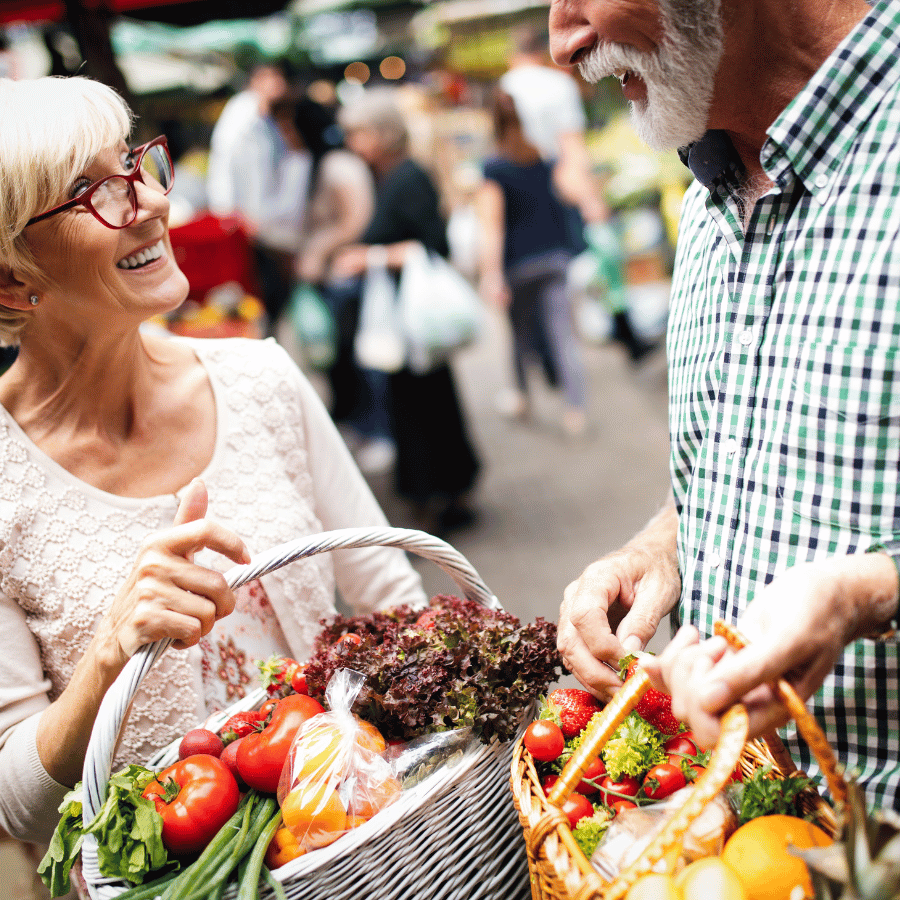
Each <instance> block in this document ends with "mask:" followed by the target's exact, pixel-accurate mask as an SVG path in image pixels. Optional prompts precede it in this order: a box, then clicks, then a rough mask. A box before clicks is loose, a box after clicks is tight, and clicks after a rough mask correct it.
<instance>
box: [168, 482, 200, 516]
mask: <svg viewBox="0 0 900 900" xmlns="http://www.w3.org/2000/svg"><path fill="white" fill-rule="evenodd" d="M208 504H209V496H208V494H207V493H206V485H205V484H204V483H203V482H202V481H201V480H200V479H199V478H195V479H194V480H193V481H192V482H191V483H190V484H189V485H188V486H187V487H186V488H185V490H184V494H183V495H182V497H181V502H180V503H179V504H178V511H177V512H176V513H175V520H174V522H173V523H172V524H173V525H184V524H185V522H195V521H197V519H202V518H203V517H204V516H205V515H206V508H207V506H208Z"/></svg>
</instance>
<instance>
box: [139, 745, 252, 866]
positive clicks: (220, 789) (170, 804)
mask: <svg viewBox="0 0 900 900" xmlns="http://www.w3.org/2000/svg"><path fill="white" fill-rule="evenodd" d="M143 796H144V797H147V798H149V799H150V800H152V801H153V803H154V805H155V806H156V809H157V812H159V814H160V815H161V816H162V820H163V825H162V840H163V843H164V844H165V845H166V849H167V850H169V851H170V852H171V853H173V854H174V855H175V856H190V855H192V854H194V853H199V852H200V851H201V850H202V849H203V848H204V847H205V846H206V845H207V844H208V843H209V842H210V840H211V839H212V837H213V836H214V835H215V834H216V832H217V831H218V830H219V829H220V828H221V827H222V826H223V825H224V824H225V823H226V822H227V821H228V820H229V819H230V818H231V817H232V816H233V815H234V813H235V810H237V808H238V803H240V799H241V793H240V791H239V790H238V786H237V782H236V781H235V780H234V776H233V775H232V774H231V772H230V771H229V769H228V767H227V766H226V765H225V764H224V763H223V762H222V761H221V760H219V759H216V758H215V757H214V756H208V755H205V754H197V755H196V756H189V757H188V758H187V759H183V760H181V761H180V762H177V763H175V764H174V765H172V766H169V767H168V768H167V769H163V771H162V772H160V773H159V775H158V776H157V777H156V779H155V780H154V781H151V782H150V784H148V785H147V787H145V788H144V792H143Z"/></svg>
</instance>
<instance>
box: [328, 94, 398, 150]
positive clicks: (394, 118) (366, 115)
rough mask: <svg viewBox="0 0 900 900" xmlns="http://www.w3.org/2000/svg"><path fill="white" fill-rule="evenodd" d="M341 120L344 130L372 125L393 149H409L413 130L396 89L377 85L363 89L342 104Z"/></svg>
mask: <svg viewBox="0 0 900 900" xmlns="http://www.w3.org/2000/svg"><path fill="white" fill-rule="evenodd" d="M338 123H339V124H340V126H341V128H343V129H344V131H351V130H352V129H354V128H372V129H373V130H374V131H376V132H377V133H378V135H379V136H380V138H381V141H382V144H383V145H384V148H385V149H386V150H388V151H389V152H395V153H405V152H406V150H407V145H408V143H409V130H408V128H407V125H406V118H405V116H404V115H403V111H402V110H401V108H400V104H399V102H398V99H397V93H396V91H395V89H393V88H390V87H375V88H368V89H366V90H364V91H360V92H359V94H358V95H354V96H353V97H352V98H351V99H349V100H348V101H347V102H346V103H345V104H344V105H343V106H342V107H341V109H340V111H339V112H338Z"/></svg>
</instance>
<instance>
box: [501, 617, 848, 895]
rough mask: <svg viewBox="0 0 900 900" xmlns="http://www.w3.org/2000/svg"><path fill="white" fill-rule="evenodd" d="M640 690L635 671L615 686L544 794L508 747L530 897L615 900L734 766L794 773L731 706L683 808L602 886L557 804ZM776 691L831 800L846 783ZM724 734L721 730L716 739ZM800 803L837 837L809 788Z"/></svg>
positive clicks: (774, 744) (532, 769)
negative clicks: (816, 764)
mask: <svg viewBox="0 0 900 900" xmlns="http://www.w3.org/2000/svg"><path fill="white" fill-rule="evenodd" d="M717 631H718V632H719V633H721V634H724V635H725V636H726V637H728V638H729V640H730V641H732V642H734V643H735V644H736V645H740V643H741V638H740V636H739V635H737V634H736V632H734V631H733V630H732V629H730V628H728V627H727V626H724V625H722V624H721V623H718V624H717ZM648 686H649V681H648V680H647V676H646V675H644V674H643V672H641V671H640V670H639V671H638V673H637V674H636V675H635V676H634V677H633V678H632V679H631V680H630V681H628V682H626V684H625V685H623V687H622V689H621V690H620V691H619V693H618V694H617V695H616V698H614V700H613V701H611V702H610V703H609V704H608V705H607V706H606V707H605V709H604V713H603V715H602V716H599V717H598V719H599V721H598V722H596V724H595V725H592V727H591V731H590V732H589V733H588V734H587V735H585V738H584V740H583V741H582V744H581V747H580V749H579V751H578V752H576V753H575V754H573V756H572V758H571V759H570V760H569V762H568V764H567V765H566V767H565V768H564V770H563V773H562V775H561V777H560V779H559V781H558V782H557V783H556V785H555V786H554V789H553V791H552V792H551V796H550V797H548V796H547V794H546V793H545V792H544V789H543V788H542V786H541V783H540V777H539V775H538V771H537V767H536V766H535V763H534V759H533V758H532V756H531V754H530V753H529V752H528V751H527V750H526V749H525V747H524V745H523V744H522V741H521V739H520V740H519V741H518V742H517V744H516V746H515V749H514V750H513V760H512V767H511V778H510V786H511V788H512V794H513V802H514V803H515V806H516V809H517V810H518V813H519V821H520V823H521V825H522V828H523V831H524V836H525V847H526V852H527V854H528V868H529V874H530V877H531V896H532V900H618V898H621V897H623V896H624V895H625V894H626V893H627V891H628V889H629V887H630V886H631V884H633V883H634V882H635V881H636V880H637V879H638V878H639V877H640V876H641V875H642V874H643V873H644V872H647V871H649V870H650V869H651V868H652V866H653V865H654V864H655V863H656V861H657V860H658V859H660V858H661V857H662V856H663V854H664V852H665V850H667V849H668V847H670V846H671V845H672V844H674V843H675V841H677V840H678V838H679V837H680V836H681V834H682V833H683V831H684V830H685V828H686V827H687V826H688V825H689V824H690V822H692V821H693V820H694V819H695V818H696V817H697V816H698V815H699V814H700V812H701V811H702V809H703V808H704V807H705V805H706V802H707V801H702V802H701V799H702V796H705V795H707V794H712V796H715V794H716V793H718V790H720V789H721V787H722V786H723V785H724V783H725V781H726V780H727V778H728V777H729V776H730V773H731V772H732V771H733V770H734V767H735V765H736V764H737V765H740V767H741V771H742V772H743V773H744V774H745V775H749V774H751V773H752V772H753V771H754V770H755V769H757V768H759V767H761V766H764V765H771V766H772V773H771V777H773V778H783V777H785V776H787V775H794V774H798V771H797V769H796V767H795V766H794V764H793V762H792V761H791V758H790V755H789V754H788V753H787V750H786V749H785V747H784V745H783V744H782V743H781V740H780V739H779V738H778V736H777V735H775V734H774V733H773V734H771V735H768V736H767V737H766V738H765V739H760V740H756V739H755V740H750V741H748V740H746V734H747V732H746V728H747V717H746V711H745V710H744V709H743V707H742V706H736V707H734V708H733V709H732V710H730V711H729V714H727V715H729V716H731V721H730V730H731V738H730V739H728V738H726V737H723V739H722V740H720V742H719V743H718V744H717V745H716V747H715V749H714V750H713V753H712V757H711V759H710V765H709V768H708V769H707V773H705V774H704V776H703V777H702V778H701V779H698V781H697V782H696V783H695V788H694V790H693V792H692V793H691V794H690V796H689V797H688V798H687V800H686V801H685V804H684V806H683V807H682V808H681V809H680V810H677V811H676V812H675V813H674V814H673V816H672V818H670V820H669V822H668V824H667V827H666V829H665V831H664V832H663V835H662V836H661V838H662V839H661V840H659V841H654V842H653V844H651V846H650V847H648V848H647V850H645V852H644V854H643V855H642V857H641V858H640V859H639V860H638V861H637V862H636V863H635V864H634V865H633V866H631V867H630V868H629V869H628V870H627V871H626V872H623V873H622V874H621V875H620V876H619V877H618V878H617V879H616V880H615V881H613V882H608V881H605V880H604V879H603V878H602V877H601V875H600V874H599V873H598V872H597V871H596V870H595V869H594V868H593V866H591V864H590V862H589V861H588V859H587V858H586V857H585V855H584V853H583V852H582V851H581V848H580V847H579V846H578V844H577V843H576V842H575V838H574V837H573V836H572V830H571V828H570V827H569V820H568V818H567V817H566V815H565V814H564V813H563V812H562V810H561V807H562V804H563V803H564V802H565V800H566V799H567V798H568V796H569V794H570V793H571V792H572V790H573V789H574V786H575V785H576V784H577V783H578V781H579V780H580V778H581V774H582V773H583V772H584V769H585V766H587V764H588V763H589V762H590V761H591V760H592V759H594V758H596V756H597V755H598V754H599V752H600V750H601V748H602V747H603V745H604V744H605V742H606V740H608V738H609V737H610V736H611V735H612V733H613V731H615V729H616V728H617V727H618V724H619V723H620V722H621V721H622V720H623V719H624V718H625V716H627V715H628V713H629V712H631V710H633V709H634V707H635V706H636V705H637V703H638V701H639V700H640V698H641V696H642V695H643V693H644V692H645V691H646V690H647V687H648ZM778 688H779V692H780V693H781V696H782V700H783V701H784V702H785V704H786V705H787V706H788V709H789V710H790V712H791V715H792V717H793V718H795V719H796V720H797V725H798V729H799V730H800V733H801V734H802V735H803V737H804V739H805V740H806V741H807V743H809V745H810V748H811V749H812V751H813V753H814V755H815V756H816V758H817V760H818V761H819V764H820V765H821V766H822V771H823V773H825V775H826V778H827V779H828V783H829V787H830V788H831V790H832V794H833V795H834V796H835V797H841V796H845V795H846V785H845V784H844V781H843V778H842V776H841V775H840V774H839V773H838V770H837V766H836V762H835V760H834V755H833V753H832V752H831V748H830V747H829V746H828V744H827V743H826V742H825V738H824V735H823V734H822V732H821V730H820V729H818V726H817V725H815V722H814V720H813V719H812V717H811V716H809V714H808V713H805V708H803V704H802V701H800V700H799V698H797V696H796V694H794V692H793V691H792V689H791V688H790V687H789V686H788V685H787V684H786V683H784V682H779V683H778ZM790 695H793V696H790ZM801 708H802V709H801ZM741 731H743V734H741ZM724 732H725V727H724V726H723V735H724ZM707 776H709V777H707ZM719 781H720V782H721V783H718V782H719ZM717 783H718V786H717ZM551 801H552V802H551ZM800 806H801V809H802V811H803V814H804V815H807V816H811V817H813V818H814V820H815V821H816V824H818V825H819V826H820V827H821V828H823V829H824V830H825V831H826V832H828V833H829V834H830V835H832V836H834V835H835V834H836V833H837V821H836V818H835V814H834V811H833V809H832V807H831V805H830V804H829V803H828V801H827V800H825V798H824V797H822V796H821V795H820V794H819V793H818V792H816V791H815V790H814V789H812V788H808V789H806V790H805V791H804V792H803V793H802V795H801V797H800ZM654 845H655V846H654Z"/></svg>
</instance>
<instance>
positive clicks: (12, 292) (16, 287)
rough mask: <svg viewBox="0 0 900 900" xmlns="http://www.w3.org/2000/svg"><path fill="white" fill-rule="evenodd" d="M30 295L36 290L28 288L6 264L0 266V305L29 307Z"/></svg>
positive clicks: (9, 307)
mask: <svg viewBox="0 0 900 900" xmlns="http://www.w3.org/2000/svg"><path fill="white" fill-rule="evenodd" d="M32 296H38V294H37V292H36V291H34V290H32V289H30V288H28V287H27V286H26V285H25V284H23V283H22V282H21V281H19V279H18V278H16V275H15V272H13V270H12V269H10V268H8V267H7V266H0V305H2V306H5V307H6V308H7V309H23V310H24V309H31V308H32V307H34V306H35V305H36V304H35V303H32V301H31V298H32Z"/></svg>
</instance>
